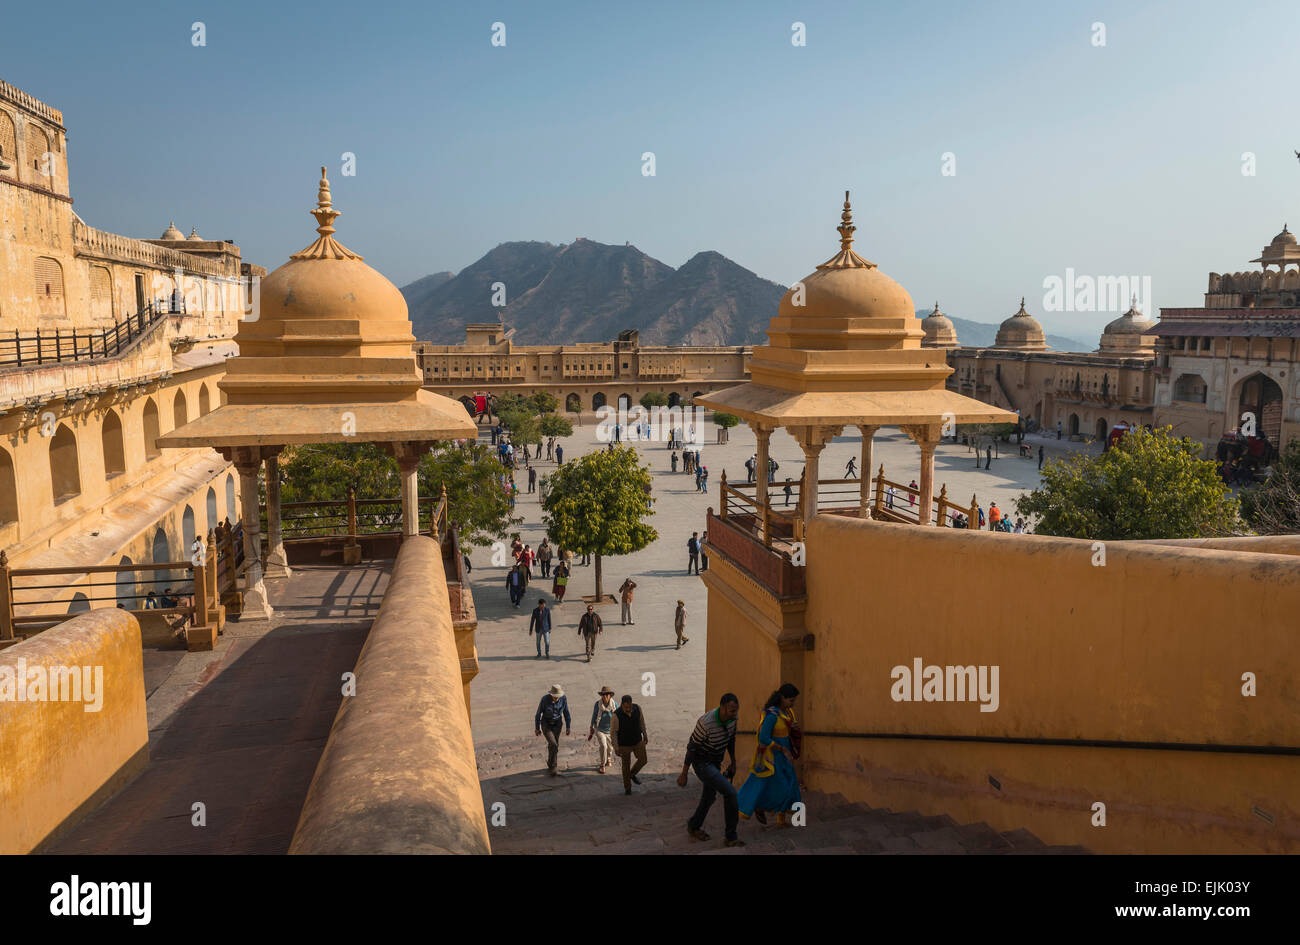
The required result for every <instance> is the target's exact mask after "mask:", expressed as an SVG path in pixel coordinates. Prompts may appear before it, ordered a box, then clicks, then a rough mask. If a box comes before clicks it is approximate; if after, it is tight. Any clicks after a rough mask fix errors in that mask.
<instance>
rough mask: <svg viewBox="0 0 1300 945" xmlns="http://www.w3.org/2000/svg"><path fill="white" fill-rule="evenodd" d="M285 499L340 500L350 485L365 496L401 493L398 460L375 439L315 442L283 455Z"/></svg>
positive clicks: (378, 497)
mask: <svg viewBox="0 0 1300 945" xmlns="http://www.w3.org/2000/svg"><path fill="white" fill-rule="evenodd" d="M280 471H281V473H282V475H283V479H284V484H283V486H282V487H281V489H280V501H281V502H337V501H340V500H342V499H346V498H347V497H348V487H349V486H351V487H352V488H353V489H355V490H356V494H357V497H358V498H361V499H386V498H391V497H393V496H397V495H400V494H401V484H400V482H399V479H398V473H397V463H396V462H394V461H393V458H392V457H391V456H389V455H388V454H387V453H385V452H384V450H383V448H382V447H380V446H378V445H376V444H374V443H311V444H308V445H304V446H290V447H288V448H287V449H286V450H285V451H284V453H282V454H281V456H280Z"/></svg>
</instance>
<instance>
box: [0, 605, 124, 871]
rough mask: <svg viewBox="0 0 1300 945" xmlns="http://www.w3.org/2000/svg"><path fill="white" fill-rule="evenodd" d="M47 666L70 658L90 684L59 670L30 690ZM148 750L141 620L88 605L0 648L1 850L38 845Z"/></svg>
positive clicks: (111, 788) (120, 780)
mask: <svg viewBox="0 0 1300 945" xmlns="http://www.w3.org/2000/svg"><path fill="white" fill-rule="evenodd" d="M52 667H71V668H76V669H78V670H80V671H81V675H80V681H81V682H83V683H84V682H86V681H87V680H89V682H90V685H89V686H87V687H85V688H80V689H77V688H74V685H73V683H72V681H71V678H70V677H68V676H63V677H62V679H60V680H59V681H58V682H56V684H55V685H54V686H43V687H41V688H40V689H39V692H40V695H39V696H38V695H37V693H38V688H37V685H36V683H37V680H38V678H40V677H45V678H47V679H48V675H49V673H48V670H49V669H50V668H52ZM84 667H90V673H89V674H87V673H86V672H85V670H84ZM37 668H39V670H38V671H37V672H35V673H33V670H34V669H37ZM20 670H24V671H25V675H26V676H27V679H26V681H25V685H23V683H22V682H20V681H19V677H20V676H21V675H23V673H20ZM56 690H57V691H56ZM19 695H21V696H22V697H23V698H24V701H21V702H19V701H17V698H18V696H19ZM56 695H57V697H58V698H59V700H60V701H54V700H55V698H56ZM72 696H79V697H80V698H79V700H77V701H73V700H72V699H71V698H70V697H72ZM33 699H39V701H31V700H33ZM96 706H98V708H97V709H96V708H95V707H96ZM88 709H91V710H92V711H87V710H88ZM148 760H149V725H148V722H147V720H146V716H145V691H144V663H143V659H142V656H141V645H140V627H139V625H138V624H137V622H136V619H135V617H133V616H132V615H131V614H129V613H126V612H125V611H122V610H117V609H115V608H113V609H102V610H93V611H90V612H89V613H85V614H81V615H80V616H77V617H74V618H72V619H71V620H69V621H67V622H66V623H62V624H60V625H59V626H57V627H55V628H53V629H50V630H46V631H45V632H44V633H40V634H38V635H36V636H34V637H32V638H31V639H30V640H27V641H25V642H23V643H19V644H16V645H14V646H11V647H8V648H6V649H4V650H0V853H29V852H32V851H37V850H40V849H41V848H42V847H43V846H44V845H46V844H48V843H50V842H52V841H53V840H54V839H56V838H57V837H58V836H59V835H60V834H62V833H63V832H65V831H66V830H68V829H69V828H71V827H72V826H73V825H75V824H76V823H77V821H78V820H80V819H81V818H82V817H83V816H85V815H86V814H87V813H89V812H90V811H91V810H92V809H93V808H94V807H96V806H97V805H98V804H99V803H100V802H101V801H103V800H104V799H106V798H107V797H108V796H109V795H110V794H112V793H114V792H115V791H116V790H117V789H118V788H120V787H121V786H122V785H123V784H125V783H126V782H127V781H128V780H130V779H131V778H132V777H134V776H135V775H136V774H137V773H139V771H140V770H141V769H142V768H143V767H144V766H145V764H146V763H147V762H148Z"/></svg>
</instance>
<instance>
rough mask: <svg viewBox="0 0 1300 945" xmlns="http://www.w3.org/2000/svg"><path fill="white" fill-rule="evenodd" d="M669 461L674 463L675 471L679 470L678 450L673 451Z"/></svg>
mask: <svg viewBox="0 0 1300 945" xmlns="http://www.w3.org/2000/svg"><path fill="white" fill-rule="evenodd" d="M669 462H670V463H672V467H673V472H677V452H676V451H675V450H674V451H673V454H672V456H671V457H670V458H669Z"/></svg>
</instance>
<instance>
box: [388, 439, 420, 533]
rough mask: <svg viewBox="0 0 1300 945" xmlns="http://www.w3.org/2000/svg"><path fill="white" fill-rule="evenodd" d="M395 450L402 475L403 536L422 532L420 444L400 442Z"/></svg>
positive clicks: (395, 456)
mask: <svg viewBox="0 0 1300 945" xmlns="http://www.w3.org/2000/svg"><path fill="white" fill-rule="evenodd" d="M396 445H397V449H396V450H395V451H394V454H393V455H394V458H395V459H396V460H397V468H398V470H399V471H400V473H401V477H402V536H403V537H406V536H407V535H418V534H420V478H419V476H418V475H417V470H418V469H419V467H420V452H421V450H420V444H419V443H398V444H396Z"/></svg>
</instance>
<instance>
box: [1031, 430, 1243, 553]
mask: <svg viewBox="0 0 1300 945" xmlns="http://www.w3.org/2000/svg"><path fill="white" fill-rule="evenodd" d="M1200 455H1201V444H1200V443H1198V442H1196V441H1195V440H1191V439H1187V438H1183V439H1178V438H1176V437H1174V436H1173V433H1172V430H1171V429H1170V428H1169V427H1165V428H1162V429H1159V430H1155V431H1150V430H1134V431H1132V432H1130V433H1128V434H1127V435H1125V437H1124V438H1123V439H1122V440H1120V441H1119V443H1118V444H1117V445H1116V446H1114V447H1112V448H1111V449H1109V450H1107V451H1106V452H1104V453H1102V454H1101V455H1100V456H1093V455H1090V454H1087V453H1075V454H1073V455H1072V456H1070V457H1069V458H1068V459H1060V460H1053V461H1051V462H1050V463H1048V464H1047V465H1046V466H1044V467H1043V483H1042V485H1041V486H1040V487H1039V488H1037V489H1035V490H1034V491H1033V492H1031V493H1029V494H1028V495H1027V496H1021V497H1020V498H1018V499H1016V500H1015V504H1016V511H1017V512H1019V513H1020V514H1021V515H1024V516H1026V517H1031V516H1032V517H1034V518H1037V520H1038V524H1037V526H1036V528H1035V531H1036V532H1037V533H1038V534H1040V535H1060V536H1064V537H1069V538H1087V539H1090V540H1094V541H1116V540H1122V539H1133V538H1147V539H1155V538H1202V537H1209V536H1214V535H1225V534H1231V533H1233V532H1234V531H1235V530H1236V529H1238V528H1239V526H1240V520H1239V518H1238V515H1237V500H1236V499H1234V498H1233V497H1232V496H1231V495H1230V494H1229V493H1228V491H1227V489H1226V488H1224V485H1223V482H1222V481H1221V480H1220V479H1219V475H1218V471H1217V469H1216V468H1215V464H1214V462H1212V461H1209V460H1203V459H1201V458H1200Z"/></svg>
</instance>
